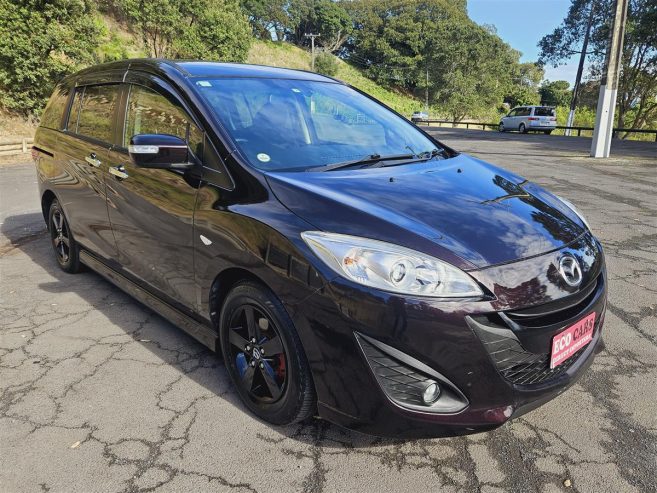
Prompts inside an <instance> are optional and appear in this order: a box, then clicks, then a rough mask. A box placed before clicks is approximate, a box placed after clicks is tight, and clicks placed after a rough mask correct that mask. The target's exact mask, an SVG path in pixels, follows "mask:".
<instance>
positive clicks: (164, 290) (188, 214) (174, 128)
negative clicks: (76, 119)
mask: <svg viewBox="0 0 657 493" xmlns="http://www.w3.org/2000/svg"><path fill="white" fill-rule="evenodd" d="M128 80H132V81H133V82H134V83H131V84H126V85H125V86H124V89H123V90H124V100H126V104H125V106H124V108H125V118H124V124H123V125H122V127H123V128H122V131H121V132H120V133H121V135H120V136H117V139H119V140H120V141H121V145H117V146H116V147H115V148H114V149H112V150H111V151H110V155H109V163H110V167H111V168H112V169H110V174H109V176H108V181H107V200H108V209H109V216H110V222H111V224H112V230H113V231H114V237H115V239H116V244H117V249H118V252H119V259H120V263H121V265H122V268H123V270H124V274H126V275H128V276H129V277H131V278H132V279H134V280H136V281H137V282H139V283H140V284H142V285H144V287H146V288H147V289H149V290H151V291H152V292H154V293H155V294H157V295H159V296H161V297H163V298H164V299H166V300H167V301H168V302H169V303H170V304H172V305H173V306H175V307H177V308H179V309H181V310H183V311H185V312H188V313H191V312H192V309H193V307H194V305H195V303H196V288H195V284H194V242H193V228H194V221H193V218H194V205H195V201H196V192H197V189H198V186H199V182H198V179H195V178H194V176H195V173H194V170H191V171H182V170H164V169H149V168H141V167H139V166H136V165H135V164H133V162H132V160H131V159H130V156H129V155H128V145H129V143H130V138H131V137H132V136H133V135H137V134H170V135H176V136H179V137H182V138H185V139H187V141H188V142H189V144H190V148H191V149H192V151H196V152H198V150H199V149H200V148H201V147H202V142H203V134H202V132H201V131H200V129H199V128H198V126H197V125H195V124H194V123H193V121H192V119H191V118H190V117H189V115H188V113H187V112H185V111H184V110H183V108H182V107H181V106H180V104H178V103H177V101H176V100H175V99H174V98H173V96H172V94H171V93H170V92H167V91H166V90H165V89H163V88H162V87H161V86H159V85H156V84H155V83H154V82H153V81H151V80H147V79H144V80H142V79H141V78H140V77H138V76H135V75H132V76H131V77H129V78H128Z"/></svg>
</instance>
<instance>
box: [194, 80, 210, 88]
mask: <svg viewBox="0 0 657 493" xmlns="http://www.w3.org/2000/svg"><path fill="white" fill-rule="evenodd" d="M196 85H197V86H201V87H212V84H210V82H209V81H207V80H199V81H198V82H197V83H196Z"/></svg>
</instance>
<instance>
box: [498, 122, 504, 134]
mask: <svg viewBox="0 0 657 493" xmlns="http://www.w3.org/2000/svg"><path fill="white" fill-rule="evenodd" d="M504 130H505V128H504V123H502V122H500V124H499V125H498V126H497V131H498V132H504Z"/></svg>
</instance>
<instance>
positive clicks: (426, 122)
mask: <svg viewBox="0 0 657 493" xmlns="http://www.w3.org/2000/svg"><path fill="white" fill-rule="evenodd" d="M413 123H415V124H416V125H422V124H424V125H427V126H431V124H433V123H437V124H438V126H439V127H440V126H442V125H443V124H444V125H452V126H455V127H458V126H461V125H465V128H467V129H469V128H470V127H471V126H474V127H481V129H482V130H486V129H487V128H491V129H494V130H497V127H498V124H497V123H481V122H456V121H448V120H421V121H416V122H413ZM554 128H555V129H557V130H574V131H576V132H577V136H578V137H581V135H582V132H593V127H567V126H564V125H557V126H556V127H554ZM618 132H623V133H635V134H652V135H654V136H655V142H657V130H637V129H632V128H615V129H614V135H617V134H618Z"/></svg>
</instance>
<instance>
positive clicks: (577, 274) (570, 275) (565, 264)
mask: <svg viewBox="0 0 657 493" xmlns="http://www.w3.org/2000/svg"><path fill="white" fill-rule="evenodd" d="M559 273H560V274H561V277H563V280H564V281H566V284H568V286H573V287H576V286H579V285H580V284H581V283H582V268H581V267H580V266H579V262H578V261H577V259H576V258H575V257H573V256H572V255H564V256H563V257H561V260H559Z"/></svg>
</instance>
